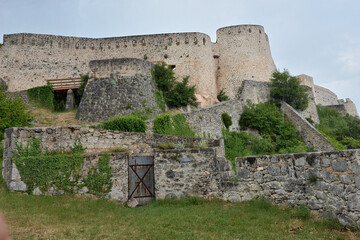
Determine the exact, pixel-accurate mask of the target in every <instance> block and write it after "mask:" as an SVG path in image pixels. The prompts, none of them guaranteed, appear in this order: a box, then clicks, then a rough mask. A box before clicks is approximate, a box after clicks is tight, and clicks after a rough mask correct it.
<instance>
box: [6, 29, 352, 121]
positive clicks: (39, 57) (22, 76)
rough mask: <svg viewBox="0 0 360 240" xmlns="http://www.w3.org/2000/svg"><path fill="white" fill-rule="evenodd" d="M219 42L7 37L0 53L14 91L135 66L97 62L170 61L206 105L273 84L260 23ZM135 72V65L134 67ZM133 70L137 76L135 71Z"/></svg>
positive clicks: (192, 36) (321, 95) (307, 81)
mask: <svg viewBox="0 0 360 240" xmlns="http://www.w3.org/2000/svg"><path fill="white" fill-rule="evenodd" d="M216 35H217V40H216V43H213V42H211V39H210V37H209V36H208V35H206V34H204V33H198V32H192V33H169V34H155V35H139V36H126V37H113V38H96V39H94V38H78V37H65V36H54V35H42V34H28V33H19V34H8V35H4V46H3V47H2V48H1V49H0V78H2V79H3V81H4V82H5V83H6V84H7V85H8V90H9V91H10V92H14V91H21V90H26V89H29V88H32V87H36V86H41V85H45V84H46V79H63V78H70V77H78V76H79V74H84V73H91V72H92V73H95V74H96V76H97V77H101V75H102V74H105V75H106V74H107V73H108V72H111V71H116V72H119V73H120V74H121V73H122V74H123V75H129V71H130V72H131V67H124V68H123V69H122V66H121V65H112V64H110V65H108V66H105V65H102V66H100V67H96V66H94V65H93V67H92V68H90V65H89V62H90V61H92V60H102V59H117V58H136V59H142V60H145V61H149V62H152V63H157V62H162V61H163V62H165V63H167V64H168V65H170V66H172V68H173V70H174V72H175V74H176V75H177V76H187V75H188V76H190V81H189V83H190V84H191V85H196V90H197V92H196V94H197V95H196V97H197V99H198V102H200V103H202V105H203V106H208V105H212V104H214V103H216V101H217V100H216V96H217V94H218V93H219V91H220V90H221V89H224V90H225V92H226V93H227V95H228V96H229V97H230V98H232V99H233V98H235V97H236V96H237V94H238V93H239V89H240V88H241V85H242V83H243V81H244V80H252V81H258V82H269V79H270V78H271V75H272V73H273V71H275V70H276V66H275V64H274V61H273V59H272V57H271V51H270V44H269V38H268V36H267V34H266V33H265V31H264V28H263V27H262V26H259V25H237V26H230V27H224V28H220V29H218V30H217V32H216ZM132 68H134V71H135V68H136V67H135V66H133V67H132ZM134 71H132V72H134ZM301 79H302V83H303V84H304V85H306V86H308V87H310V88H311V91H312V92H313V93H314V97H315V102H316V104H321V105H341V106H343V107H341V108H342V109H346V110H345V111H346V112H347V113H350V114H352V115H357V111H356V108H355V105H354V104H353V103H352V101H351V100H349V99H346V101H344V100H338V99H337V96H336V94H334V93H333V92H331V91H330V90H328V89H325V88H323V87H320V86H317V85H314V83H313V80H312V78H311V77H308V76H306V77H303V78H301Z"/></svg>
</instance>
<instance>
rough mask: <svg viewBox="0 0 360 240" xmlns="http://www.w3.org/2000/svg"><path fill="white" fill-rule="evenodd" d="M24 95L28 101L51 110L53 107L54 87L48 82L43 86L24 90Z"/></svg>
mask: <svg viewBox="0 0 360 240" xmlns="http://www.w3.org/2000/svg"><path fill="white" fill-rule="evenodd" d="M26 95H27V97H28V98H29V100H30V101H32V102H34V103H36V104H39V105H40V106H42V107H45V108H48V109H51V110H52V109H53V108H54V103H53V102H54V89H53V88H52V86H51V85H50V84H49V83H48V84H47V85H45V86H41V87H34V88H30V89H28V90H26Z"/></svg>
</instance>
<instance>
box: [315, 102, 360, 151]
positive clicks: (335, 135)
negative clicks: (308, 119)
mask: <svg viewBox="0 0 360 240" xmlns="http://www.w3.org/2000/svg"><path fill="white" fill-rule="evenodd" d="M317 111H318V114H319V120H320V124H318V125H316V129H317V130H318V131H319V132H321V134H323V135H324V136H325V137H326V138H327V139H328V140H329V141H330V142H331V143H332V144H333V145H334V146H335V148H336V149H337V150H343V149H351V148H359V147H360V145H359V141H360V119H359V118H358V117H354V116H350V115H348V114H347V115H346V116H342V115H341V114H340V113H339V111H337V110H336V109H332V108H329V107H322V106H317Z"/></svg>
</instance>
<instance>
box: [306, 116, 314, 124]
mask: <svg viewBox="0 0 360 240" xmlns="http://www.w3.org/2000/svg"><path fill="white" fill-rule="evenodd" d="M306 121H308V122H309V123H310V124H311V125H313V124H314V120H312V118H309V117H307V118H306Z"/></svg>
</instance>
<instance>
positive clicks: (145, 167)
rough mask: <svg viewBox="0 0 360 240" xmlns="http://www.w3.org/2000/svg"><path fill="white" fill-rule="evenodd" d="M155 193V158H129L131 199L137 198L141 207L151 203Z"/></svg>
mask: <svg viewBox="0 0 360 240" xmlns="http://www.w3.org/2000/svg"><path fill="white" fill-rule="evenodd" d="M153 197H155V193H154V157H152V156H151V157H130V158H129V199H130V198H136V200H137V201H138V202H139V205H143V204H146V203H148V202H149V201H151V199H152V198H153Z"/></svg>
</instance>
